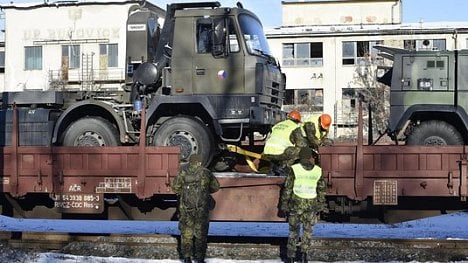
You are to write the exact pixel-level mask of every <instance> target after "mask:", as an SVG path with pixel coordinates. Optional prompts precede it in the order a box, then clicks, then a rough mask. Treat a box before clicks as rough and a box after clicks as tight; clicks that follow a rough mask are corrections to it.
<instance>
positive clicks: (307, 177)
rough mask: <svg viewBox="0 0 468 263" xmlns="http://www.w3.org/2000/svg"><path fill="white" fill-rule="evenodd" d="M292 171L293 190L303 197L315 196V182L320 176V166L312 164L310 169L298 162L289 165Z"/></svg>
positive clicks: (311, 197)
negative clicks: (312, 166)
mask: <svg viewBox="0 0 468 263" xmlns="http://www.w3.org/2000/svg"><path fill="white" fill-rule="evenodd" d="M291 168H292V169H293V172H294V186H293V192H294V194H295V195H297V196H299V197H300V198H304V199H313V198H316V197H317V182H318V180H319V179H320V177H321V176H322V168H320V167H319V166H318V165H314V168H313V169H312V170H306V169H304V167H302V165H301V164H300V163H298V164H294V165H292V166H291Z"/></svg>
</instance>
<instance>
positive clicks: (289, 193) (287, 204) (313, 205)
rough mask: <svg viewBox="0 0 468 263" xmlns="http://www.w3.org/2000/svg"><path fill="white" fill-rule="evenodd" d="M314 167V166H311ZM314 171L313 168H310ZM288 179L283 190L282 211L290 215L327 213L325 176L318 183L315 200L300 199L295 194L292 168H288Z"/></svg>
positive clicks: (281, 197)
mask: <svg viewBox="0 0 468 263" xmlns="http://www.w3.org/2000/svg"><path fill="white" fill-rule="evenodd" d="M311 165H312V164H311ZM308 168H309V169H312V167H308ZM287 173H288V175H287V177H286V180H285V182H284V185H283V188H282V190H281V196H280V204H279V205H280V210H281V211H282V212H284V213H286V214H288V213H296V214H302V213H312V212H316V213H320V212H327V211H328V209H327V203H326V199H325V194H326V187H327V186H326V183H325V180H324V179H323V176H322V177H320V179H319V181H318V182H317V197H316V198H314V199H303V198H300V197H298V196H297V195H295V194H294V192H293V187H294V180H295V176H294V173H293V171H292V169H291V167H289V166H288V167H287Z"/></svg>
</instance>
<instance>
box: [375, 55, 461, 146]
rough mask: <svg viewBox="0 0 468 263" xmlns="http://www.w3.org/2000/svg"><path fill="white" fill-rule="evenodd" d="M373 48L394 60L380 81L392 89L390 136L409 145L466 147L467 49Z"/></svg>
mask: <svg viewBox="0 0 468 263" xmlns="http://www.w3.org/2000/svg"><path fill="white" fill-rule="evenodd" d="M376 48H377V49H379V50H380V51H381V56H382V57H385V58H388V59H391V60H393V67H391V68H390V69H388V71H387V72H386V73H385V74H384V75H383V76H382V77H381V78H379V81H380V82H381V83H384V84H386V85H388V86H390V89H391V91H390V120H389V130H388V132H389V135H390V136H391V137H392V138H393V139H394V140H395V141H396V142H402V141H403V142H405V143H406V144H408V145H458V144H466V143H467V142H468V115H467V110H468V75H467V74H465V71H466V69H467V68H468V50H459V51H458V50H456V51H439V50H436V51H433V50H425V51H412V50H405V49H399V48H391V47H384V46H380V47H376Z"/></svg>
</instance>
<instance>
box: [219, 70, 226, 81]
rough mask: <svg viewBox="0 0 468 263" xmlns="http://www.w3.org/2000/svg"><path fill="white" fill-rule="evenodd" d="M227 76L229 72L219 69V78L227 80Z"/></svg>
mask: <svg viewBox="0 0 468 263" xmlns="http://www.w3.org/2000/svg"><path fill="white" fill-rule="evenodd" d="M226 77H227V73H226V71H225V70H220V71H218V79H219V80H225V79H226Z"/></svg>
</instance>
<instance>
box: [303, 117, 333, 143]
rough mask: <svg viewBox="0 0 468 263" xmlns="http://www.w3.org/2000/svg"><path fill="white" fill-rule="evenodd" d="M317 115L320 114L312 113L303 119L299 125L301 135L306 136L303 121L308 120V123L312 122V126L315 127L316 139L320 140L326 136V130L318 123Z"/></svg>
mask: <svg viewBox="0 0 468 263" xmlns="http://www.w3.org/2000/svg"><path fill="white" fill-rule="evenodd" d="M319 117H320V115H312V116H311V117H309V118H307V120H305V121H304V122H303V124H302V125H301V128H302V135H304V136H306V135H307V134H306V132H305V130H304V123H305V122H310V123H313V124H314V127H315V134H314V136H315V139H316V140H322V139H323V138H324V137H326V136H327V135H328V131H322V129H321V127H320V124H319Z"/></svg>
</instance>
